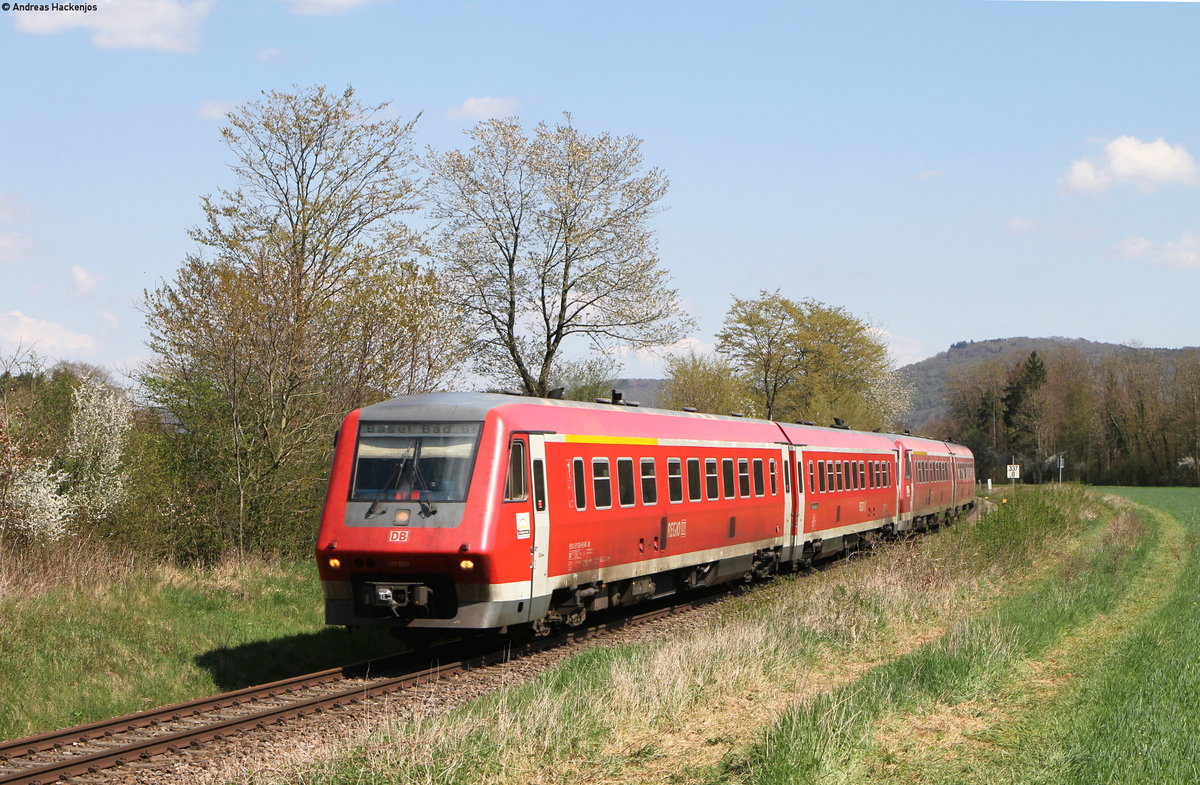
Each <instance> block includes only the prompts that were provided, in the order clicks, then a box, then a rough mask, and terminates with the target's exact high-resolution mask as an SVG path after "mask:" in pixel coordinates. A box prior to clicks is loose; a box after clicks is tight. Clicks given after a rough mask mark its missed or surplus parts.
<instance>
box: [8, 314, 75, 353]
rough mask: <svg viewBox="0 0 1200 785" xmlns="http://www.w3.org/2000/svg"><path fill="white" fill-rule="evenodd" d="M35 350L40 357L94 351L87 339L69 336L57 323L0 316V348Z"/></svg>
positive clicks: (15, 316)
mask: <svg viewBox="0 0 1200 785" xmlns="http://www.w3.org/2000/svg"><path fill="white" fill-rule="evenodd" d="M18 345H21V346H32V347H36V348H37V350H38V351H39V352H41V353H45V354H49V355H54V356H62V355H64V354H80V353H85V354H86V353H88V352H93V351H95V350H96V349H97V348H98V344H97V342H96V339H95V338H93V337H92V336H90V335H83V334H81V333H73V332H71V331H70V330H68V329H67V328H66V327H64V326H62V325H61V324H59V323H58V322H47V321H45V320H44V319H36V318H34V317H32V316H26V315H25V314H23V313H21V312H20V311H9V312H8V313H6V314H0V346H3V347H6V348H13V347H16V346H18Z"/></svg>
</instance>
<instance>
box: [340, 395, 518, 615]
mask: <svg viewBox="0 0 1200 785" xmlns="http://www.w3.org/2000/svg"><path fill="white" fill-rule="evenodd" d="M495 397H496V396H486V395H473V394H446V395H423V396H412V397H409V398H401V399H396V400H392V401H385V402H384V403H379V404H376V405H374V406H368V407H366V408H363V409H360V410H359V411H357V412H353V413H351V414H350V415H349V416H348V417H347V418H346V420H345V422H344V423H343V424H342V427H341V429H340V430H339V432H338V438H337V446H336V449H335V451H334V462H333V469H332V471H331V473H330V478H329V487H328V490H327V492H326V499H325V509H324V513H323V515H322V520H321V530H320V533H319V535H318V538H317V564H318V570H319V572H320V576H321V580H322V583H323V585H324V590H325V620H326V623H328V624H338V625H346V626H350V627H358V626H388V627H401V628H405V627H407V628H422V627H434V628H450V629H487V628H496V627H502V626H504V625H506V624H511V623H514V622H516V621H519V620H523V619H525V618H528V609H527V607H526V606H527V600H526V598H527V597H528V587H529V571H528V561H529V548H528V544H525V546H524V553H523V555H520V556H521V557H520V558H518V559H514V558H513V556H514V555H515V554H508V553H506V552H505V553H498V552H496V550H495V549H494V548H493V547H492V544H491V537H492V532H491V531H490V525H489V522H490V521H492V519H493V518H494V507H495V505H496V503H497V502H499V495H498V493H496V494H493V493H491V492H490V491H491V490H492V489H493V488H494V487H495V486H497V485H499V484H502V483H503V482H504V477H503V475H502V472H503V468H504V463H505V459H506V455H507V447H508V445H507V442H506V439H505V436H506V435H505V434H503V433H500V427H499V426H498V425H497V424H496V423H497V418H496V417H494V416H493V417H492V418H490V419H489V417H488V414H489V412H491V411H492V410H493V409H494V408H495V403H494V400H493V399H494V398H495ZM521 561H524V562H525V563H526V569H525V570H524V575H523V576H522V575H520V574H519V572H520V571H519V570H518V574H515V575H512V576H510V575H508V574H506V569H507V568H511V567H512V566H513V565H515V564H519V563H520V562H521Z"/></svg>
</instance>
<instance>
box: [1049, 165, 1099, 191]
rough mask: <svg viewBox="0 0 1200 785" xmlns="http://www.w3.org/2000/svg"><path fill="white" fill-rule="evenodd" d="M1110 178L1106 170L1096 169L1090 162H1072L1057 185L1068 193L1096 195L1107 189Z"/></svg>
mask: <svg viewBox="0 0 1200 785" xmlns="http://www.w3.org/2000/svg"><path fill="white" fill-rule="evenodd" d="M1111 179H1112V176H1111V175H1110V174H1109V173H1108V171H1107V170H1105V169H1102V168H1100V167H1097V166H1096V164H1094V163H1092V162H1091V161H1082V160H1081V161H1073V162H1072V163H1071V168H1070V169H1068V170H1067V173H1066V174H1065V175H1063V178H1062V179H1061V180H1059V181H1058V183H1059V185H1061V186H1062V187H1063V188H1065V189H1066V190H1068V191H1077V192H1081V193H1097V192H1099V191H1103V190H1104V189H1105V188H1107V187H1108V183H1109V181H1110V180H1111Z"/></svg>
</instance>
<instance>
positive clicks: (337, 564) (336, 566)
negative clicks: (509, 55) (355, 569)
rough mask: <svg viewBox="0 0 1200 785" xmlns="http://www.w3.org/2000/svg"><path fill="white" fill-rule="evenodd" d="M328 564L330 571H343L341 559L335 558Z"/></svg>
mask: <svg viewBox="0 0 1200 785" xmlns="http://www.w3.org/2000/svg"><path fill="white" fill-rule="evenodd" d="M328 564H329V567H330V569H334V570H338V569H341V567H342V560H341V559H339V558H338V557H336V556H334V557H333V558H332V559H330V560H329V562H328Z"/></svg>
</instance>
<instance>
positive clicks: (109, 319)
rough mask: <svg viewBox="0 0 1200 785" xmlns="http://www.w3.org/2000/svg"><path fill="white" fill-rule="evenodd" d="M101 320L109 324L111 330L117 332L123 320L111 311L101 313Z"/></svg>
mask: <svg viewBox="0 0 1200 785" xmlns="http://www.w3.org/2000/svg"><path fill="white" fill-rule="evenodd" d="M100 318H101V319H103V320H104V321H105V323H106V324H108V328H109V329H110V330H116V329H118V328H120V326H121V319H120V317H118V316H117V315H116V314H115V313H113V312H112V311H109V310H102V311H100Z"/></svg>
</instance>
